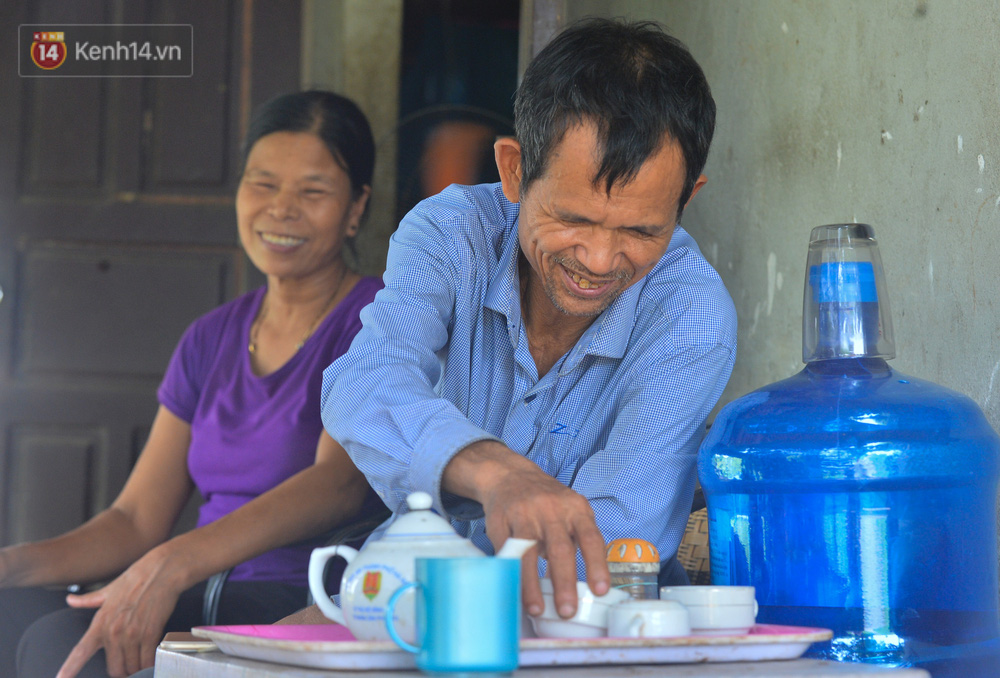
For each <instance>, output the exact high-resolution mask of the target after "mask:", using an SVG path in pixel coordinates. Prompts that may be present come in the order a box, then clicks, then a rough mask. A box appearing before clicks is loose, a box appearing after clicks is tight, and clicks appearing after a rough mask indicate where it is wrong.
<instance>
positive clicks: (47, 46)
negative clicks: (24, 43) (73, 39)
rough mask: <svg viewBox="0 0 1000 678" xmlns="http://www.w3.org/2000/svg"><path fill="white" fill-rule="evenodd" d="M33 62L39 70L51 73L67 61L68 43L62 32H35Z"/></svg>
mask: <svg viewBox="0 0 1000 678" xmlns="http://www.w3.org/2000/svg"><path fill="white" fill-rule="evenodd" d="M32 37H33V38H34V40H33V41H32V43H31V60H32V61H34V62H35V65H36V66H38V67H39V68H43V69H45V70H47V71H51V70H52V69H54V68H59V67H60V66H62V65H63V62H64V61H66V42H65V38H64V35H63V33H62V32H58V33H49V32H35V34H34V35H33V36H32Z"/></svg>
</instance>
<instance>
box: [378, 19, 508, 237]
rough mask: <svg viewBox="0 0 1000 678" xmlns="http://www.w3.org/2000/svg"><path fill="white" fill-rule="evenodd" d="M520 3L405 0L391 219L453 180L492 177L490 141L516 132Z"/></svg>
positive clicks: (461, 181) (462, 181)
mask: <svg viewBox="0 0 1000 678" xmlns="http://www.w3.org/2000/svg"><path fill="white" fill-rule="evenodd" d="M519 8H520V2H519V1H518V0H466V1H457V0H455V1H450V0H406V2H405V3H404V13H403V44H402V64H401V65H402V68H401V78H400V110H399V119H400V122H399V125H398V126H397V130H396V134H397V138H398V143H399V151H398V163H397V175H396V176H397V191H396V195H397V202H396V208H397V209H396V212H397V214H396V216H397V221H398V220H399V219H401V218H402V217H403V216H404V215H405V214H406V212H408V211H409V210H410V208H412V207H413V206H414V205H415V204H416V203H417V202H419V201H420V200H421V199H423V198H425V197H427V196H430V195H434V194H435V193H438V192H440V191H441V190H442V189H443V188H445V187H446V186H448V185H449V184H452V183H459V184H475V183H483V182H492V181H498V180H499V176H498V175H497V171H496V166H495V165H494V163H493V142H494V140H495V139H496V137H497V136H499V135H510V134H513V133H514V128H513V96H514V91H515V89H516V87H517V55H518V20H519Z"/></svg>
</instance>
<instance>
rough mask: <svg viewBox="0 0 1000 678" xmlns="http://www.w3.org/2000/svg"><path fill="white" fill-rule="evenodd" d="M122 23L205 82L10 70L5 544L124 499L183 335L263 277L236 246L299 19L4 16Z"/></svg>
mask: <svg viewBox="0 0 1000 678" xmlns="http://www.w3.org/2000/svg"><path fill="white" fill-rule="evenodd" d="M112 21H118V22H119V23H185V24H192V25H193V26H194V49H195V67H194V76H193V77H191V78H19V77H18V75H17V69H13V68H4V69H0V285H2V287H3V293H4V297H3V301H2V302H0V544H7V543H13V542H18V541H23V540H27V539H38V538H43V537H47V536H52V535H54V534H57V533H59V532H62V531H64V530H66V529H68V528H69V527H72V526H74V525H77V524H79V523H80V522H82V521H83V520H86V519H88V518H89V517H91V516H92V515H93V514H94V513H96V512H97V511H99V510H101V509H103V508H104V507H106V506H107V505H108V504H109V503H110V502H111V501H112V500H113V499H114V497H115V496H116V495H117V493H118V491H119V490H120V489H121V486H122V485H123V483H124V481H125V479H126V478H127V476H128V473H129V470H130V469H131V467H132V465H133V464H134V462H135V459H136V456H137V454H138V452H139V450H140V449H141V447H142V445H143V444H144V443H145V439H146V436H147V435H148V431H149V426H150V424H151V422H152V420H153V417H154V415H155V413H156V409H157V402H156V395H155V394H156V388H157V386H158V385H159V381H160V378H161V376H162V374H163V370H164V369H165V368H166V365H167V362H168V360H169V358H170V355H171V353H172V351H173V348H174V346H175V345H176V343H177V341H178V339H179V338H180V336H181V334H182V333H183V331H184V329H185V328H186V327H187V326H188V324H190V322H191V321H192V320H193V319H194V318H196V317H197V316H199V315H201V314H203V313H205V312H206V311H207V310H209V309H211V308H213V307H215V306H217V305H219V304H220V303H223V302H224V301H227V300H229V299H232V298H233V297H234V296H236V295H237V294H240V293H242V292H243V291H245V290H246V289H248V287H249V286H250V285H255V284H259V280H260V279H259V277H258V276H255V275H254V274H253V272H252V271H251V270H250V268H251V267H250V266H249V265H248V264H247V262H246V259H245V257H244V255H243V253H242V251H241V249H240V247H239V245H238V240H237V237H236V227H235V213H234V210H233V204H232V203H233V192H234V189H235V185H236V162H237V158H238V155H239V140H240V136H241V134H242V131H243V129H245V126H246V120H247V118H248V116H249V115H250V112H251V110H252V108H253V107H254V106H256V105H258V104H259V103H261V102H263V101H264V100H266V99H268V98H270V97H272V96H274V95H275V94H278V93H279V92H284V91H290V90H294V89H297V88H298V78H299V63H298V62H299V39H298V36H299V33H300V29H301V26H300V21H301V19H300V7H299V3H298V2H288V1H285V0H213V1H212V2H204V1H203V0H77V1H75V2H73V3H66V2H61V1H57V0H16V1H12V2H4V3H0V25H5V26H16V25H18V24H23V23H42V22H44V23H46V24H47V25H51V27H52V28H53V29H54V30H59V29H60V26H59V24H60V23H62V24H66V25H67V26H66V27H65V29H64V30H66V31H69V30H72V27H71V26H68V25H69V24H73V23H110V22H112ZM258 36H261V37H260V38H258ZM276 36H278V37H280V38H281V39H280V40H276V39H275V37H276ZM12 42H13V43H16V41H2V42H0V63H4V64H15V63H17V58H18V54H17V49H18V47H17V45H16V44H12Z"/></svg>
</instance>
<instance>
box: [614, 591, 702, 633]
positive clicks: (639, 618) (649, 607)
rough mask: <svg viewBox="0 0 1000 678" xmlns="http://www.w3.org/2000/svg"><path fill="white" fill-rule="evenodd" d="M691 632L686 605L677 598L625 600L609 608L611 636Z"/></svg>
mask: <svg viewBox="0 0 1000 678" xmlns="http://www.w3.org/2000/svg"><path fill="white" fill-rule="evenodd" d="M690 633H691V624H690V622H689V621H688V611H687V608H686V607H684V606H683V605H681V604H680V603H678V602H677V601H676V600H637V599H633V600H625V601H622V602H620V603H616V604H614V605H612V606H611V609H610V610H608V635H609V636H611V637H614V638H668V637H671V636H686V635H689V634H690Z"/></svg>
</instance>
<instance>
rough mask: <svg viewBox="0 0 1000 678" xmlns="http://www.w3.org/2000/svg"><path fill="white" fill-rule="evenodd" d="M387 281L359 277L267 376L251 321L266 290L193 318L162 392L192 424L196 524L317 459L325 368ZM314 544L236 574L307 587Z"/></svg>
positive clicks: (275, 554) (282, 551) (277, 552)
mask: <svg viewBox="0 0 1000 678" xmlns="http://www.w3.org/2000/svg"><path fill="white" fill-rule="evenodd" d="M381 288H382V281H381V280H380V279H378V278H362V279H361V280H360V281H358V283H357V284H356V285H355V286H354V289H352V290H351V292H350V293H349V294H348V295H347V296H346V297H345V298H344V299H343V300H342V301H341V302H340V303H339V304H338V305H337V307H336V308H335V309H334V310H333V311H332V312H331V313H330V314H329V315H327V317H326V318H325V319H324V320H323V322H322V323H320V325H319V327H317V328H316V331H315V332H314V333H313V334H312V336H310V337H309V339H308V340H307V341H306V342H305V344H304V345H303V346H302V348H301V349H299V351H298V352H297V353H296V354H295V355H294V356H292V358H291V359H289V361H288V362H287V363H285V364H284V365H283V366H282V367H281V368H280V369H279V370H278V371H276V372H274V373H273V374H269V375H267V376H265V377H258V376H256V375H255V374H254V373H253V371H252V370H251V368H250V355H249V352H248V351H247V345H248V344H249V343H250V338H249V337H250V325H251V324H252V323H253V319H254V317H255V316H256V315H257V310H258V309H259V308H260V304H261V301H262V300H263V298H264V292H265V289H266V288H263V287H262V288H260V289H258V290H255V291H253V292H250V293H248V294H245V295H243V296H241V297H239V298H237V299H234V300H233V301H231V302H229V303H227V304H224V305H223V306H220V307H219V308H217V309H215V310H213V311H211V312H209V313H207V314H205V315H204V316H202V317H201V318H199V319H198V320H196V321H194V323H192V324H191V326H190V327H189V328H188V329H187V331H186V332H185V333H184V336H183V337H182V338H181V340H180V343H179V344H178V345H177V348H176V349H175V350H174V355H173V357H172V358H171V359H170V365H169V367H167V372H166V374H165V375H164V377H163V382H162V383H161V384H160V388H159V390H158V391H157V396H158V397H159V400H160V403H161V404H162V405H163V406H164V407H166V408H167V409H168V410H170V411H171V412H172V413H174V414H175V415H177V416H178V417H180V418H181V419H183V420H184V421H186V422H188V423H189V424H190V425H191V447H190V448H189V450H188V471H189V472H190V474H191V478H192V480H193V481H194V484H195V486H196V487H197V488H198V491H199V492H201V494H202V496H203V497H204V498H205V503H204V504H203V505H202V507H201V512H200V514H199V516H198V527H201V526H202V525H206V524H208V523H210V522H212V521H214V520H217V519H219V518H221V517H222V516H224V515H226V514H227V513H230V512H232V511H235V510H236V509H238V508H239V507H241V506H243V505H244V504H246V503H247V502H249V501H250V500H251V499H253V498H255V497H257V496H258V495H260V494H263V493H264V492H267V491H268V490H270V489H271V488H273V487H275V486H276V485H278V484H280V483H281V482H283V481H284V480H286V479H287V478H289V477H291V476H293V475H295V474H296V473H298V472H299V471H301V470H302V469H304V468H306V467H308V466H310V465H311V464H312V463H313V462H314V461H315V458H316V445H317V443H318V442H319V435H320V432H321V431H322V430H323V423H322V421H321V420H320V408H319V395H320V384H321V382H322V379H323V370H324V369H325V368H326V367H327V366H328V365H329V364H330V363H332V362H333V361H334V360H335V359H336V358H338V357H340V355H341V354H343V353H344V352H345V351H347V349H348V347H349V346H350V345H351V340H353V339H354V335H355V334H357V333H358V330H360V329H361V321H360V319H359V318H358V314H359V313H360V312H361V309H362V308H364V307H365V306H366V305H367V304H368V303H369V302H371V300H372V299H373V298H374V297H375V293H376V292H377V291H378V290H380V289H381ZM309 552H310V548H309V547H307V546H300V547H287V548H279V549H274V550H273V551H269V552H267V553H265V554H263V555H260V556H258V557H257V558H254V559H252V560H248V561H247V562H245V563H242V564H240V565H238V566H237V567H236V568H235V569H234V570H233V572H232V575H231V577H230V578H231V579H233V580H256V581H280V582H286V583H291V584H299V585H303V586H304V585H306V571H307V567H308V561H309Z"/></svg>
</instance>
